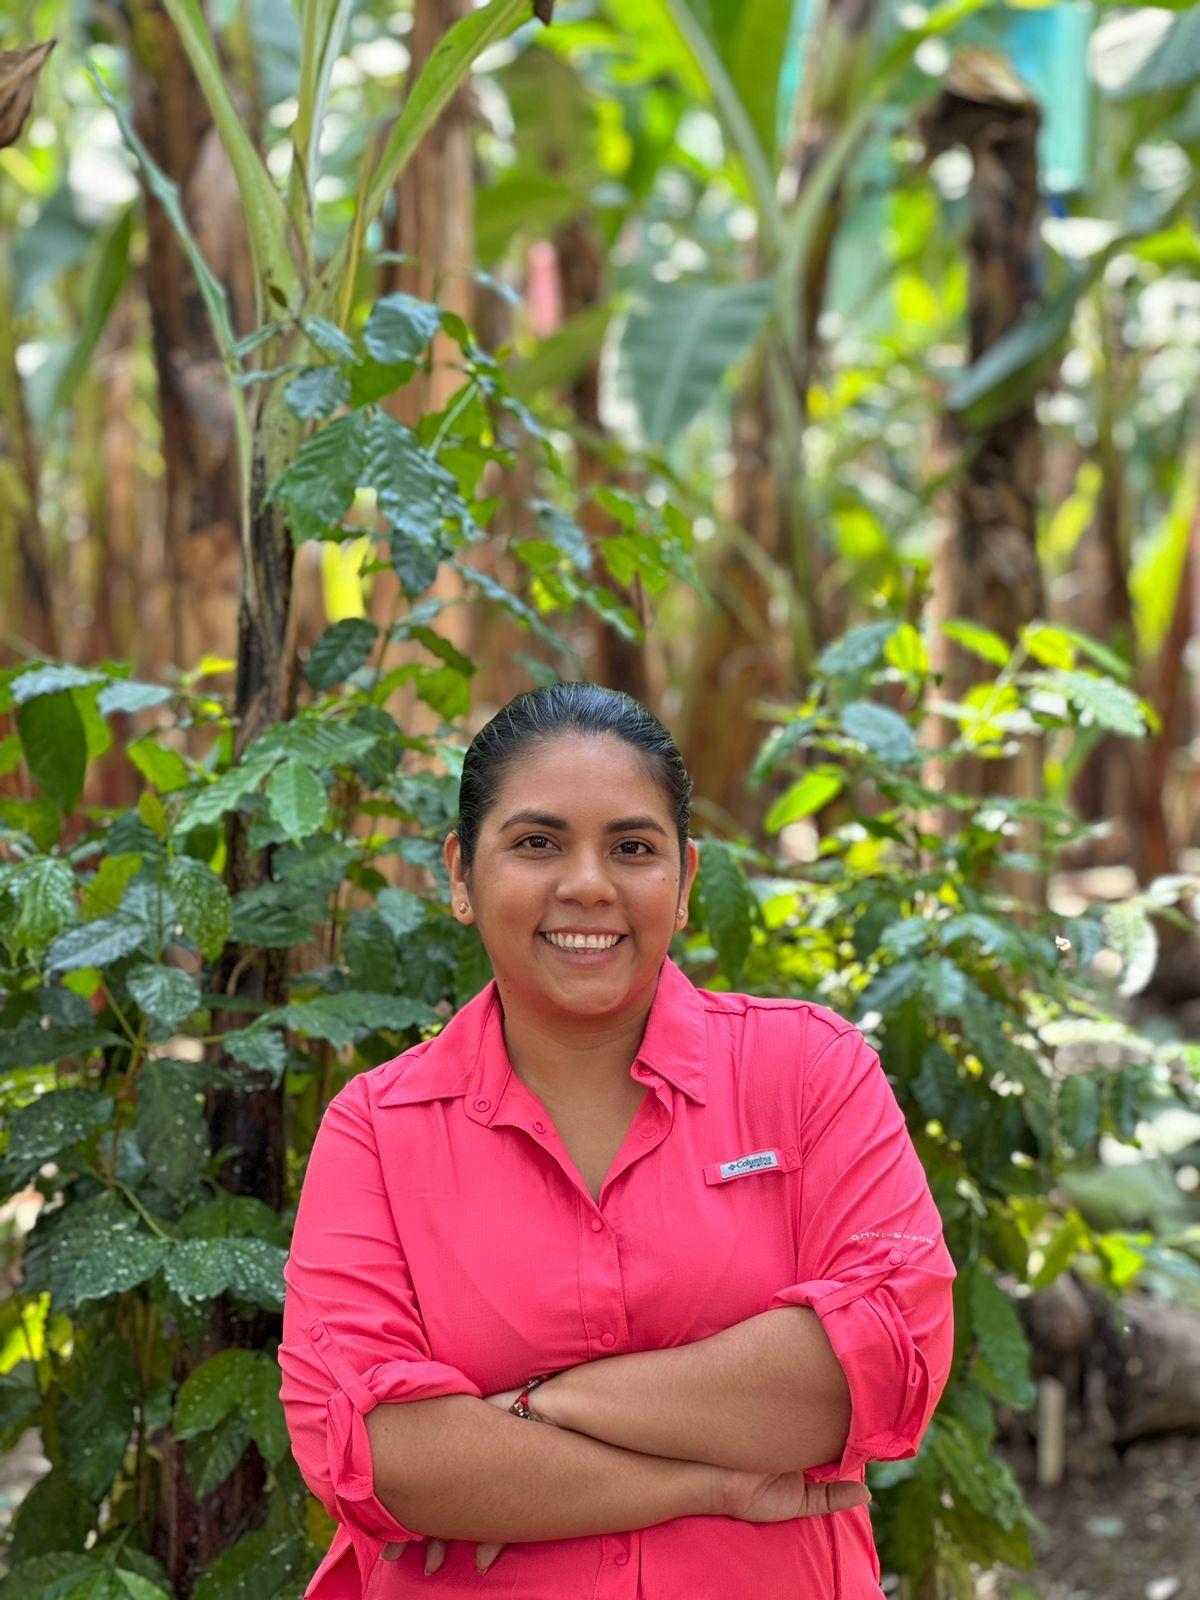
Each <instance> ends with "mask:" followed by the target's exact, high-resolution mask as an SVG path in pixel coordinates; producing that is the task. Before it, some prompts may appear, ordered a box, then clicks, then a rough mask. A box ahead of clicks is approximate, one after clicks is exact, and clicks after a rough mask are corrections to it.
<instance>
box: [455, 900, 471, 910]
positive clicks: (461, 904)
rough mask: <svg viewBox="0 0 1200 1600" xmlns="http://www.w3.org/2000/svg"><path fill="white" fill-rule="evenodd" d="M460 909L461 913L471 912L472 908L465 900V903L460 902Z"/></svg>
mask: <svg viewBox="0 0 1200 1600" xmlns="http://www.w3.org/2000/svg"><path fill="white" fill-rule="evenodd" d="M458 909H459V910H460V911H470V909H471V908H470V906H469V905H468V904H467V902H466V901H465V900H463V901H460V903H459V907H458Z"/></svg>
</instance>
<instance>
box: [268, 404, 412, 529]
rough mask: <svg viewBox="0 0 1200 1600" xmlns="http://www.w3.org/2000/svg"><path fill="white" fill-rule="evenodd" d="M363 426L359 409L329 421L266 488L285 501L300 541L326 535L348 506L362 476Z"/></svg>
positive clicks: (292, 526) (363, 422) (284, 504)
mask: <svg viewBox="0 0 1200 1600" xmlns="http://www.w3.org/2000/svg"><path fill="white" fill-rule="evenodd" d="M365 426H366V423H365V418H364V414H363V413H362V412H357V411H355V412H351V413H350V414H349V415H348V416H343V417H335V418H334V419H333V421H332V422H327V423H326V424H325V425H324V427H322V428H318V429H317V431H316V433H314V434H313V436H312V438H311V439H308V440H306V441H305V443H304V444H302V445H301V446H300V449H299V451H298V452H297V454H296V457H295V460H294V461H293V462H292V464H291V465H290V466H289V467H287V468H285V470H284V471H283V472H282V473H280V475H279V477H278V478H276V479H275V481H274V483H273V484H271V486H270V488H269V489H268V490H267V494H266V498H267V499H268V500H276V501H278V502H279V504H280V505H282V506H283V508H284V512H285V514H286V516H287V519H288V525H289V527H290V528H291V530H292V535H293V537H294V538H295V540H296V542H297V543H303V542H304V540H306V539H320V538H322V537H323V536H324V535H325V534H326V533H328V532H329V531H330V529H333V528H337V527H338V526H339V525H340V523H341V520H342V518H343V517H344V516H345V514H346V512H347V511H348V510H349V509H350V503H351V501H352V500H353V499H354V495H355V491H356V490H357V488H358V486H359V483H360V481H361V480H362V476H363V470H364V464H365V459H366V457H365V452H364V428H365ZM398 426H399V424H398V423H397V427H398Z"/></svg>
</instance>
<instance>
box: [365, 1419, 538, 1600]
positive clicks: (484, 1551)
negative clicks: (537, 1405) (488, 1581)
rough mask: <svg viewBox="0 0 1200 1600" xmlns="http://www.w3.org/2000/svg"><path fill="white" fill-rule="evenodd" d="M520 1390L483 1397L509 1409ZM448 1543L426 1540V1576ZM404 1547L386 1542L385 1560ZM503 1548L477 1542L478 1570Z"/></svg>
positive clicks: (442, 1557)
mask: <svg viewBox="0 0 1200 1600" xmlns="http://www.w3.org/2000/svg"><path fill="white" fill-rule="evenodd" d="M520 1392H521V1391H520V1389H502V1390H500V1392H499V1393H498V1394H485V1395H484V1397H483V1398H484V1399H485V1400H486V1401H487V1402H488V1404H489V1405H493V1406H499V1407H500V1409H501V1411H507V1410H509V1408H510V1407H511V1406H512V1403H513V1401H514V1400H515V1399H516V1398H517V1396H518V1395H519V1394H520ZM446 1544H447V1541H446V1540H445V1539H429V1540H427V1541H426V1545H425V1576H426V1577H428V1576H429V1575H430V1573H433V1572H436V1571H437V1570H438V1568H439V1567H440V1566H441V1564H442V1562H443V1561H445V1559H446ZM403 1549H404V1546H403V1545H402V1544H386V1545H384V1547H383V1558H384V1560H385V1561H394V1560H395V1559H396V1557H397V1556H398V1555H400V1554H401V1552H402V1551H403ZM503 1549H504V1546H503V1545H502V1544H482V1543H481V1544H477V1545H476V1546H475V1567H476V1570H477V1571H479V1572H486V1571H487V1570H488V1568H489V1567H490V1566H491V1564H492V1562H493V1561H495V1559H496V1557H497V1556H498V1555H499V1554H500V1552H501V1550H503Z"/></svg>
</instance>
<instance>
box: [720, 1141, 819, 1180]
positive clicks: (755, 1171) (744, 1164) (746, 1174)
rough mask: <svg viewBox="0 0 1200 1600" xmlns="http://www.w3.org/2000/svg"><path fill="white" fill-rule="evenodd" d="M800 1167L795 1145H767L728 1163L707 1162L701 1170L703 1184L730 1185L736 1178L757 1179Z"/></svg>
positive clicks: (797, 1149) (731, 1159) (732, 1157)
mask: <svg viewBox="0 0 1200 1600" xmlns="http://www.w3.org/2000/svg"><path fill="white" fill-rule="evenodd" d="M799 1165H800V1150H799V1147H798V1146H797V1145H794V1144H789V1145H769V1146H767V1148H766V1149H763V1150H751V1151H749V1152H748V1153H747V1154H745V1155H738V1156H731V1157H730V1158H729V1160H728V1161H709V1162H706V1163H705V1165H704V1167H703V1168H702V1169H701V1170H702V1171H703V1173H704V1181H705V1183H732V1182H733V1181H734V1180H735V1179H737V1178H757V1177H763V1176H766V1175H769V1174H770V1173H772V1172H795V1170H796V1168H797V1167H798V1166H799Z"/></svg>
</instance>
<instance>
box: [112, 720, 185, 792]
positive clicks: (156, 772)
mask: <svg viewBox="0 0 1200 1600" xmlns="http://www.w3.org/2000/svg"><path fill="white" fill-rule="evenodd" d="M125 754H126V755H127V756H128V757H129V759H130V761H132V762H133V764H134V766H135V767H136V768H137V769H138V771H139V772H140V773H141V774H142V776H143V777H144V778H145V779H146V780H147V782H149V783H152V784H153V785H154V787H155V788H156V789H157V790H158V791H159V793H160V794H169V793H171V791H172V790H174V789H182V788H183V787H184V786H185V785H186V783H187V781H188V769H187V763H186V762H185V761H184V759H183V757H182V756H181V755H180V754H179V752H178V751H177V750H172V749H170V748H169V747H168V746H167V745H162V744H159V742H158V740H157V739H155V738H154V737H153V736H152V735H151V734H146V735H145V737H144V738H141V739H134V740H133V741H132V742H131V743H129V744H127V745H126V746H125Z"/></svg>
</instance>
